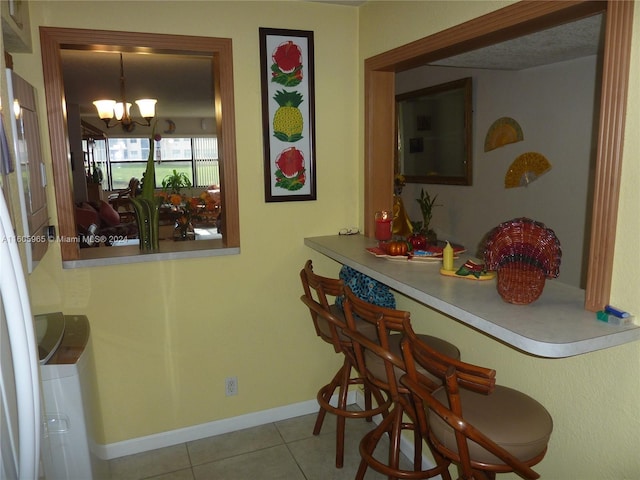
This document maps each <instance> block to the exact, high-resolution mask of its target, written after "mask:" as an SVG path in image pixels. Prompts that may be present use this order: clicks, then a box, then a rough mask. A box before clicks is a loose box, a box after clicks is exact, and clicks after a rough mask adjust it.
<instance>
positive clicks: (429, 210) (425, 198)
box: [416, 189, 442, 244]
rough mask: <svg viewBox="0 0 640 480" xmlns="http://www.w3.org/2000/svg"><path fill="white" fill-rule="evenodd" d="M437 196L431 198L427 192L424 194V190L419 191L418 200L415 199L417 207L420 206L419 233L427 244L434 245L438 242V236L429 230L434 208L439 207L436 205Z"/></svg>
mask: <svg viewBox="0 0 640 480" xmlns="http://www.w3.org/2000/svg"><path fill="white" fill-rule="evenodd" d="M437 198H438V195H437V194H436V195H434V196H433V198H431V196H430V195H429V192H425V191H424V189H420V198H417V199H416V202H418V205H420V212H421V213H422V225H421V227H420V233H421V234H422V235H424V236H425V237H426V239H427V243H431V244H434V243H436V242H437V241H438V236H437V235H436V232H434V231H433V230H432V229H431V228H430V224H431V217H432V216H433V209H434V208H435V207H441V206H442V205H439V204H437V203H436V199H437Z"/></svg>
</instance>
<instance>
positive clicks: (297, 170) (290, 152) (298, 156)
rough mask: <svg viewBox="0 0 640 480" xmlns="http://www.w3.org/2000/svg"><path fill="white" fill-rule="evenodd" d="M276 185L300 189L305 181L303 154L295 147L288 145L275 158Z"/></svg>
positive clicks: (293, 189) (291, 189) (292, 189)
mask: <svg viewBox="0 0 640 480" xmlns="http://www.w3.org/2000/svg"><path fill="white" fill-rule="evenodd" d="M276 166H277V167H278V170H276V173H275V176H276V185H275V186H276V187H279V188H284V189H285V190H289V191H295V190H300V189H301V188H302V187H303V186H304V184H305V181H306V175H305V168H304V155H303V154H302V152H301V151H300V150H298V149H297V148H295V147H290V148H287V149H285V150H283V151H282V152H280V155H278V158H276Z"/></svg>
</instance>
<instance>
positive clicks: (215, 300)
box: [14, 1, 361, 444]
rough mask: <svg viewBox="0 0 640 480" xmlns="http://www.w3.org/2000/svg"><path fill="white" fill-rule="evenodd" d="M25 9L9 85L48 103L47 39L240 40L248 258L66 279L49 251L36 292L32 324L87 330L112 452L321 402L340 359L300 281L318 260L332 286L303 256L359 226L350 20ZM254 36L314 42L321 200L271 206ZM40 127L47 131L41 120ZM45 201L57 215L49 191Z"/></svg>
mask: <svg viewBox="0 0 640 480" xmlns="http://www.w3.org/2000/svg"><path fill="white" fill-rule="evenodd" d="M30 5H31V11H32V16H31V19H32V26H33V29H34V31H33V33H34V52H33V54H16V55H14V60H15V65H16V71H17V72H18V73H20V74H21V75H22V76H23V77H25V78H26V79H27V80H29V81H30V82H31V83H32V84H33V85H34V86H36V88H37V89H38V90H39V91H40V92H44V90H43V80H42V67H41V59H40V51H39V34H38V32H37V30H35V29H36V28H37V27H38V25H47V26H57V27H78V28H102V29H110V30H130V31H142V32H156V33H165V32H166V33H172V34H189V35H204V36H217V37H228V38H231V39H232V40H233V58H234V85H235V106H236V131H237V153H238V155H237V157H238V178H239V184H240V186H239V190H240V195H239V198H240V223H241V250H242V253H241V254H240V255H236V256H229V257H217V258H204V259H194V260H177V261H167V262H162V263H142V264H136V265H128V266H111V267H100V268H83V269H76V270H63V269H62V268H61V261H60V251H59V248H58V247H57V246H56V245H54V246H53V248H51V249H50V252H49V253H48V254H47V256H46V257H45V259H44V261H43V262H42V263H41V264H40V266H39V267H38V268H37V269H36V271H35V273H34V274H33V275H32V276H31V278H30V285H31V293H32V300H33V304H34V311H35V313H41V312H45V311H54V310H62V311H64V312H65V313H67V314H74V313H82V314H86V315H88V317H89V320H90V322H91V328H92V335H93V343H94V349H95V355H96V363H97V376H98V386H99V394H100V399H101V402H100V403H101V405H100V406H101V410H102V416H103V420H104V432H102V434H101V435H100V434H99V435H98V438H97V441H98V442H99V443H106V444H110V443H113V442H118V441H122V440H126V439H131V438H136V437H140V436H144V435H149V434H153V433H158V432H162V431H167V430H172V429H177V428H181V427H186V426H190V425H196V424H200V423H204V422H209V421H214V420H218V419H223V418H228V417H234V416H237V415H241V414H245V413H249V412H255V411H260V410H264V409H268V408H272V407H276V406H282V405H288V404H291V403H295V402H300V401H306V400H312V399H314V398H315V395H316V392H317V390H318V388H319V386H320V385H322V384H323V383H325V382H326V381H328V379H329V376H330V375H332V374H333V372H335V370H337V367H338V363H337V362H338V360H339V358H338V357H337V355H335V354H334V353H333V350H332V349H331V348H330V347H328V346H326V345H325V344H323V343H322V342H320V341H319V340H318V339H317V337H316V336H315V332H314V331H313V328H312V326H311V322H310V318H309V314H308V311H305V309H304V308H303V305H302V303H301V302H300V301H299V299H298V298H299V296H300V294H301V293H302V292H301V287H300V280H299V277H298V272H299V271H300V269H301V268H302V266H303V264H304V261H305V260H306V259H307V258H309V257H313V258H315V259H316V263H317V266H318V267H317V268H318V269H319V270H320V271H322V270H323V267H324V270H325V271H326V272H327V274H333V273H335V274H337V269H336V268H335V267H334V266H332V265H330V264H329V262H328V261H327V260H324V259H323V258H321V257H320V256H318V255H313V254H312V253H311V252H310V251H309V250H308V249H307V248H305V247H304V245H303V238H304V237H305V236H309V235H324V234H333V233H337V231H338V230H339V229H340V228H341V227H344V226H352V225H356V224H357V221H358V212H359V210H360V206H359V205H360V196H361V195H360V192H359V191H358V188H357V184H358V180H357V177H358V175H359V173H360V171H359V167H358V165H359V162H358V142H357V134H356V132H357V124H358V116H357V98H358V95H359V93H358V80H357V79H358V61H357V59H358V57H357V10H356V9H352V8H347V7H340V6H334V5H320V4H315V3H306V2H251V3H249V2H185V1H180V2H135V1H128V2H126V3H118V2H99V1H91V2H77V1H73V2H60V1H50V2H30ZM261 26H262V27H274V28H291V29H300V30H313V31H314V34H315V68H316V76H315V87H316V137H317V145H316V155H317V182H318V183H317V190H318V200H317V201H307V202H289V203H269V204H267V203H265V202H264V191H263V163H262V161H263V155H262V129H261V113H260V108H261V99H260V62H259V45H258V40H259V38H258V28H259V27H261ZM43 98H44V96H43V95H41V97H40V103H41V105H40V106H41V109H42V112H44V111H45V105H44V100H43ZM41 121H42V125H43V126H45V130H46V118H45V117H44V114H41ZM44 144H45V145H48V139H46V141H45V142H44ZM47 150H48V149H47ZM47 155H50V154H49V153H47ZM50 165H51V163H50V161H49V162H48V168H49V172H48V174H49V178H50V179H51V171H50ZM50 184H52V182H50ZM49 193H50V195H49V197H50V200H51V201H52V202H53V191H52V187H50V191H49ZM347 206H348V208H346V207H347ZM52 210H55V209H52ZM53 222H54V223H55V219H53ZM230 375H237V376H238V382H239V394H238V396H236V397H225V395H224V379H225V377H227V376H230ZM99 433H100V432H99Z"/></svg>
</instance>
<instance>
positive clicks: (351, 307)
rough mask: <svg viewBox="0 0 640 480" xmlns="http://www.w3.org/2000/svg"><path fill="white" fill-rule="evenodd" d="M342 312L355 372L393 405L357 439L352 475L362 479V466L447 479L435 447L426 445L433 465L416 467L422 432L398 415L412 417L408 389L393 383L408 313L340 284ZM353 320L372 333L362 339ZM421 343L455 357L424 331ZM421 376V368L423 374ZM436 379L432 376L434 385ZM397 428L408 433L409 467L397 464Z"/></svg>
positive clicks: (402, 368)
mask: <svg viewBox="0 0 640 480" xmlns="http://www.w3.org/2000/svg"><path fill="white" fill-rule="evenodd" d="M343 306H344V314H345V319H346V322H347V326H348V329H347V330H346V331H345V334H346V335H347V336H349V337H351V338H352V339H353V341H354V351H355V354H356V361H357V363H358V366H359V368H360V369H361V371H364V372H365V374H366V376H367V378H369V380H370V381H371V383H373V384H374V385H376V386H377V387H378V388H380V389H381V390H384V391H385V392H387V393H388V395H389V396H390V397H391V400H392V401H393V408H392V410H391V412H390V413H389V415H388V416H387V417H385V418H383V419H382V421H381V422H380V424H379V425H378V426H377V427H376V428H375V429H374V430H372V431H371V432H369V433H368V434H367V435H365V437H364V438H363V439H362V441H361V443H360V455H361V457H362V460H361V462H360V467H359V469H358V472H357V474H356V479H357V480H361V479H363V478H364V475H365V473H366V470H367V468H368V467H371V468H373V469H374V470H376V471H378V472H380V473H382V474H384V475H387V476H388V477H389V478H390V479H393V478H408V479H422V478H430V477H433V476H436V475H442V478H444V479H447V480H448V479H450V476H449V471H448V465H449V461H447V460H446V459H445V458H444V457H442V456H441V455H440V454H439V453H438V452H437V451H435V450H433V449H431V448H430V450H431V453H432V454H433V457H434V459H435V463H436V465H435V466H430V467H427V468H424V469H423V465H422V463H423V462H422V435H421V432H420V430H419V429H416V428H415V426H414V424H413V423H411V422H406V421H405V419H404V414H405V413H407V414H408V415H409V416H410V417H412V416H413V412H412V411H411V409H412V404H411V401H410V398H409V393H410V392H409V390H408V389H407V388H406V387H405V386H404V385H402V384H401V383H400V382H399V379H400V377H401V376H402V375H404V374H405V365H404V361H403V359H402V352H401V346H400V342H401V339H402V334H401V333H402V332H403V330H404V326H405V325H406V323H407V322H409V318H410V315H409V312H406V311H402V310H395V309H390V308H385V307H379V306H377V305H373V304H371V303H369V302H366V301H364V300H361V299H360V298H358V297H357V296H356V295H354V294H353V292H351V290H350V289H349V288H348V287H345V300H344V303H343ZM356 319H362V320H365V321H367V322H369V323H370V324H372V325H375V326H376V330H377V337H376V338H375V339H373V340H372V339H370V338H366V337H364V336H363V335H361V334H359V333H358V332H357V330H356V329H355V321H356ZM420 338H422V339H423V341H424V342H426V343H428V344H430V345H431V346H432V348H434V349H435V350H438V351H440V352H442V354H443V355H450V356H452V357H455V358H459V357H460V352H459V351H458V349H457V348H456V347H455V346H454V345H452V344H450V343H449V342H446V341H444V340H442V339H440V338H436V337H432V336H430V335H421V336H420ZM424 373H425V374H427V372H424ZM438 381H439V380H438V379H437V378H435V377H433V379H432V382H433V383H434V384H435V383H436V382H438ZM403 430H411V431H413V436H414V458H413V470H406V469H402V468H400V454H401V451H400V442H401V436H402V431H403ZM385 434H388V435H389V441H390V444H389V454H388V459H387V460H386V461H382V460H380V459H378V458H376V456H375V455H374V452H375V450H376V448H377V446H378V443H379V442H380V440H381V438H382V437H383V436H385Z"/></svg>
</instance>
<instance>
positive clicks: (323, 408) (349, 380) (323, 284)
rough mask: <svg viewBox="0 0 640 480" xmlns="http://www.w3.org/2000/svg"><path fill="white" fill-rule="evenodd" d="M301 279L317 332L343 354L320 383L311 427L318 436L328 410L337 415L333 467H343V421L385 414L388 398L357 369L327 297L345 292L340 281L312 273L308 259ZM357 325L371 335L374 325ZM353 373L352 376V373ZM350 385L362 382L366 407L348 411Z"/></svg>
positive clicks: (304, 299) (340, 317)
mask: <svg viewBox="0 0 640 480" xmlns="http://www.w3.org/2000/svg"><path fill="white" fill-rule="evenodd" d="M300 279H301V280H302V287H303V290H304V295H302V297H300V299H301V300H302V302H303V303H304V304H305V305H307V307H309V311H310V313H311V319H312V320H313V324H314V326H315V330H316V334H317V335H318V336H319V337H320V338H321V339H322V340H324V341H325V342H327V343H329V344H331V345H332V346H333V349H334V351H335V352H336V353H338V354H341V355H343V357H344V359H343V363H342V366H341V367H340V369H339V370H338V371H337V372H336V374H335V375H334V376H333V379H332V380H331V382H329V383H328V384H327V385H325V386H323V387H322V388H321V389H320V390H319V391H318V395H317V399H318V404H319V405H320V410H319V411H318V416H317V418H316V423H315V426H314V429H313V434H314V435H319V434H320V430H321V429H322V424H323V422H324V418H325V415H326V413H327V412H329V413H333V414H334V415H336V418H337V430H336V467H337V468H342V466H343V460H344V431H345V421H346V419H348V418H366V419H367V421H371V419H372V417H373V416H375V415H378V414H382V415H383V416H386V415H387V414H388V410H389V406H390V405H391V400H390V399H388V398H385V396H384V395H383V394H382V393H381V392H380V389H379V388H378V387H376V386H375V385H373V384H371V382H369V380H368V379H367V378H366V377H365V376H363V375H361V374H360V372H358V370H357V368H355V367H356V360H355V354H354V351H353V345H352V342H351V339H350V338H349V337H347V336H346V335H344V333H343V331H344V329H345V328H346V324H345V320H344V315H343V313H342V309H341V308H340V307H338V306H337V305H336V304H335V303H332V302H330V301H329V299H328V298H327V297H328V296H329V297H333V298H334V299H335V298H336V297H340V296H342V295H343V294H344V290H343V289H344V284H343V281H342V280H339V279H333V278H327V277H323V276H320V275H317V274H315V273H314V272H313V265H312V262H311V260H308V261H307V262H306V264H305V266H304V268H303V269H302V270H301V271H300ZM355 324H356V327H355V328H357V329H358V330H359V331H360V332H361V333H362V334H363V335H365V336H367V337H374V336H375V335H376V329H375V326H372V325H371V324H370V323H368V322H365V321H362V320H356V321H355ZM352 372H355V375H353V376H352ZM351 385H363V386H364V395H365V408H364V410H362V411H354V410H349V409H348V407H347V394H348V393H349V387H350V386H351ZM336 390H337V391H338V401H337V405H336V406H333V405H331V403H330V401H331V398H332V397H333V395H334V393H335V392H336ZM372 395H373V397H374V398H375V400H376V406H375V407H374V406H372V400H371V396H372Z"/></svg>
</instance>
